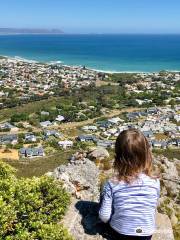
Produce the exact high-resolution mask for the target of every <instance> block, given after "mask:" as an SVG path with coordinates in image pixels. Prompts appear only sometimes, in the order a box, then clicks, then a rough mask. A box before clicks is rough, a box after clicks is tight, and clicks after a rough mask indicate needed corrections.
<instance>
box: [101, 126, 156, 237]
mask: <svg viewBox="0 0 180 240" xmlns="http://www.w3.org/2000/svg"><path fill="white" fill-rule="evenodd" d="M151 168H152V154H151V150H150V146H149V143H148V141H147V139H146V138H145V137H144V135H143V134H142V133H141V132H140V131H138V130H136V129H129V130H126V131H123V132H122V133H121V134H120V135H119V136H118V138H117V140H116V144H115V162H114V169H115V172H116V176H115V177H113V179H111V180H109V181H108V182H107V183H106V184H105V186H104V190H103V192H102V196H101V197H102V198H101V206H100V210H99V217H100V219H101V220H102V221H103V222H105V223H107V222H109V224H110V227H111V230H112V235H113V237H114V239H116V240H135V239H141V240H150V239H151V237H152V234H153V233H154V231H155V212H156V206H157V200H158V197H159V193H160V183H159V180H158V179H157V178H155V177H152V176H151Z"/></svg>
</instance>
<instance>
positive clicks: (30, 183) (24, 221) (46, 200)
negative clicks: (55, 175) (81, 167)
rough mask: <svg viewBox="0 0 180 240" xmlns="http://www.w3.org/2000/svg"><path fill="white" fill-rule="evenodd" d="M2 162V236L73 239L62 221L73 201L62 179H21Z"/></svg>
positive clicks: (13, 239) (25, 239)
mask: <svg viewBox="0 0 180 240" xmlns="http://www.w3.org/2000/svg"><path fill="white" fill-rule="evenodd" d="M14 173H15V171H14V169H13V168H11V167H10V166H9V165H8V164H5V163H2V162H0V208H1V212H0V239H5V240H35V239H36V240H48V239H49V240H50V239H51V240H71V239H72V238H71V237H70V235H69V234H68V232H67V230H66V229H64V227H63V226H62V225H61V224H58V222H59V221H60V220H61V219H62V217H63V215H64V214H65V212H66V209H67V206H68V205H69V203H70V197H69V195H68V194H67V193H66V192H65V190H64V188H63V187H62V185H61V184H60V183H57V182H55V181H54V180H53V179H51V178H49V177H45V176H43V177H41V178H36V177H34V178H32V179H28V178H27V179H23V178H22V179H17V178H16V177H15V175H14Z"/></svg>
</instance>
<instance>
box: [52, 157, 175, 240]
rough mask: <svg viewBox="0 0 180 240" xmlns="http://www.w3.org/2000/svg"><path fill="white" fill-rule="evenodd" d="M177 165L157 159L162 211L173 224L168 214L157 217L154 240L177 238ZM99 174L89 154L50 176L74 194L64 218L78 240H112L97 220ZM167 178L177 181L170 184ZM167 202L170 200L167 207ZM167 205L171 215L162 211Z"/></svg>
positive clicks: (60, 168)
mask: <svg viewBox="0 0 180 240" xmlns="http://www.w3.org/2000/svg"><path fill="white" fill-rule="evenodd" d="M178 164H179V162H178V160H176V164H174V162H171V161H169V160H168V159H167V158H164V157H158V158H156V159H155V162H154V165H155V168H157V169H160V174H161V178H162V181H161V184H162V194H161V198H160V208H159V210H160V211H161V212H162V213H163V212H165V213H167V214H168V215H169V216H170V218H171V221H170V219H169V217H168V216H167V215H165V214H160V213H158V214H157V217H156V219H157V231H156V233H155V234H154V236H153V240H161V239H163V240H173V239H174V237H173V230H172V225H171V223H172V224H173V225H177V224H178V217H177V213H176V208H175V209H174V207H175V205H177V202H178V191H179V184H178V182H177V181H178V179H179V173H178V170H177V167H176V165H178ZM99 173H100V171H99V169H98V168H97V167H96V165H95V163H94V162H92V161H90V160H89V159H88V158H87V154H86V153H85V154H83V153H76V154H75V155H73V156H72V158H71V160H70V162H69V164H68V165H67V166H64V165H63V166H60V167H58V168H56V169H55V171H54V172H52V173H49V175H51V176H53V177H55V178H56V179H59V180H61V181H63V182H64V186H65V188H66V189H67V190H68V191H69V193H71V194H72V204H71V206H70V207H69V211H68V212H67V214H66V216H65V218H64V219H63V224H64V225H65V226H66V227H67V228H68V230H69V231H70V233H71V234H72V235H73V236H74V238H75V239H76V240H103V239H106V240H113V239H112V236H111V235H112V234H111V233H110V232H109V231H108V227H107V225H104V224H103V223H102V222H100V220H99V219H98V208H99V206H98V199H99ZM163 178H164V179H163ZM168 179H171V180H174V181H168ZM172 196H173V198H172ZM167 199H169V200H168V201H169V202H168V204H167ZM176 201H177V202H176ZM164 203H166V207H167V205H168V207H170V206H171V207H172V210H171V211H172V212H171V214H169V213H168V212H166V210H165V209H163V207H164V208H165V205H163V204H164ZM176 207H177V206H176Z"/></svg>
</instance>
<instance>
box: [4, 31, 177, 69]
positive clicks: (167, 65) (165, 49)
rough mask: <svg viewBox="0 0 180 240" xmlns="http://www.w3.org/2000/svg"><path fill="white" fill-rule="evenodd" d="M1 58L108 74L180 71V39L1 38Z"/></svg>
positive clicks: (172, 36)
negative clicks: (73, 67) (53, 64)
mask: <svg viewBox="0 0 180 240" xmlns="http://www.w3.org/2000/svg"><path fill="white" fill-rule="evenodd" d="M0 55H1V56H7V57H13V58H14V57H16V58H23V59H27V60H34V61H38V62H58V63H62V64H64V65H73V66H86V67H87V68H91V69H94V70H99V71H105V72H157V71H161V70H167V71H180V35H179V34H59V35H57V34H55V35H53V34H50V35H49V34H47V35H44V34H40V35H38V34H33V35H31V34H17V35H0Z"/></svg>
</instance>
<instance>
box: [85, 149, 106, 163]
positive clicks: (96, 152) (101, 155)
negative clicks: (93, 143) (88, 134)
mask: <svg viewBox="0 0 180 240" xmlns="http://www.w3.org/2000/svg"><path fill="white" fill-rule="evenodd" d="M88 157H89V158H92V159H99V160H103V159H105V158H108V157H109V152H108V151H107V150H106V149H105V148H102V147H98V148H95V149H93V150H92V151H91V152H90V153H89V154H88Z"/></svg>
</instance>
